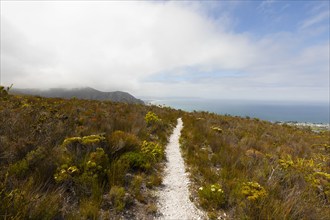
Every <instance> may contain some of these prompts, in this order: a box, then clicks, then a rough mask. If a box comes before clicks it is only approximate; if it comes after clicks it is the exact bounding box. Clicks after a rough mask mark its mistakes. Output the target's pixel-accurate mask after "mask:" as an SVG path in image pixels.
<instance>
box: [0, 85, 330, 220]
mask: <svg viewBox="0 0 330 220" xmlns="http://www.w3.org/2000/svg"><path fill="white" fill-rule="evenodd" d="M178 117H182V119H183V123H184V128H183V130H182V135H181V139H180V142H181V148H182V151H183V153H184V158H185V161H186V164H187V165H188V167H189V171H190V178H191V180H192V182H193V185H192V186H191V193H192V197H191V198H192V199H193V200H194V202H196V204H197V205H198V206H199V207H201V208H202V209H204V210H205V211H207V212H208V216H209V218H211V219H212V218H218V217H219V216H225V215H226V216H227V218H230V219H329V216H330V147H329V146H330V140H329V138H330V136H329V135H330V133H329V131H324V132H321V133H315V132H313V131H311V130H310V129H300V128H296V127H293V126H288V125H279V124H272V123H270V122H266V121H260V120H258V119H248V118H240V117H232V116H221V115H216V114H211V113H207V112H193V113H187V112H182V111H178V110H173V109H170V108H166V107H162V108H160V107H156V106H145V105H132V104H124V103H113V102H107V101H91V100H78V99H59V98H42V97H36V96H18V95H8V93H7V91H6V90H4V89H3V88H1V89H0V201H1V204H0V216H1V218H4V219H98V218H102V219H119V218H123V217H125V218H127V219H134V218H135V219H143V218H153V217H155V216H156V215H157V207H156V205H155V204H156V198H155V196H154V193H153V190H155V189H157V186H159V185H160V184H161V183H162V166H163V165H162V164H163V162H164V159H165V155H164V147H165V145H166V143H167V139H168V137H169V135H170V134H171V132H172V130H173V128H174V126H175V124H176V120H177V118H178Z"/></svg>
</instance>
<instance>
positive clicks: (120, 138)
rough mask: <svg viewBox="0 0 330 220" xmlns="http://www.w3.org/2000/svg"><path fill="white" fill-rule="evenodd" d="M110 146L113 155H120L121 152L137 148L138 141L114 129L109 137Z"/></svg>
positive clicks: (133, 136) (131, 135)
mask: <svg viewBox="0 0 330 220" xmlns="http://www.w3.org/2000/svg"><path fill="white" fill-rule="evenodd" d="M109 143H110V146H111V154H113V156H114V157H117V156H120V155H121V154H123V153H125V152H129V151H135V150H137V149H138V147H139V145H140V143H139V140H138V138H137V137H136V136H135V135H133V134H129V133H126V132H123V131H115V132H113V133H112V134H111V136H110V138H109Z"/></svg>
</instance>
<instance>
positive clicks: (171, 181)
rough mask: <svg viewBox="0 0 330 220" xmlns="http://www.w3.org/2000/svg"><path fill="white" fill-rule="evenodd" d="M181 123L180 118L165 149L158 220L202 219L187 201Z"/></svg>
mask: <svg viewBox="0 0 330 220" xmlns="http://www.w3.org/2000/svg"><path fill="white" fill-rule="evenodd" d="M182 128H183V123H182V120H181V118H179V119H178V124H177V126H176V128H175V129H174V131H173V134H172V135H171V137H170V141H169V143H168V145H167V147H166V151H165V152H166V157H167V163H166V167H165V170H164V171H165V176H164V179H163V185H164V187H163V188H162V189H161V190H160V192H159V201H158V203H159V204H158V208H159V211H160V212H161V213H162V216H160V217H159V219H166V220H168V219H171V220H172V219H173V220H174V219H175V220H178V219H180V220H185V219H189V220H190V219H204V218H205V217H204V215H203V214H202V212H201V211H200V210H199V209H197V208H196V207H195V205H194V204H193V203H192V202H191V201H190V200H189V190H188V186H189V184H190V181H189V178H188V174H187V173H186V172H185V166H184V161H183V159H182V156H181V152H180V144H179V138H180V135H181V130H182Z"/></svg>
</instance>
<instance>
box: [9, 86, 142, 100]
mask: <svg viewBox="0 0 330 220" xmlns="http://www.w3.org/2000/svg"><path fill="white" fill-rule="evenodd" d="M10 91H11V93H14V94H26V95H39V96H43V97H58V98H65V99H69V98H73V97H75V98H78V99H90V100H102V101H106V100H109V101H113V102H124V103H130V104H144V102H143V101H142V100H140V99H137V98H135V97H134V96H132V95H131V94H129V93H127V92H121V91H115V92H101V91H98V90H96V89H93V88H90V87H86V88H74V89H62V88H54V89H49V90H39V89H14V88H13V89H11V90H10Z"/></svg>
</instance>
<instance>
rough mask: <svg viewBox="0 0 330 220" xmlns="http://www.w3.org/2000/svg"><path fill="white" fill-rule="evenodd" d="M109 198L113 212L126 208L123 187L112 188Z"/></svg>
mask: <svg viewBox="0 0 330 220" xmlns="http://www.w3.org/2000/svg"><path fill="white" fill-rule="evenodd" d="M109 196H110V199H111V202H112V204H113V206H114V208H115V210H116V211H118V212H121V211H123V210H124V208H125V206H126V201H125V189H124V187H120V186H112V187H111V189H110V193H109Z"/></svg>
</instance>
